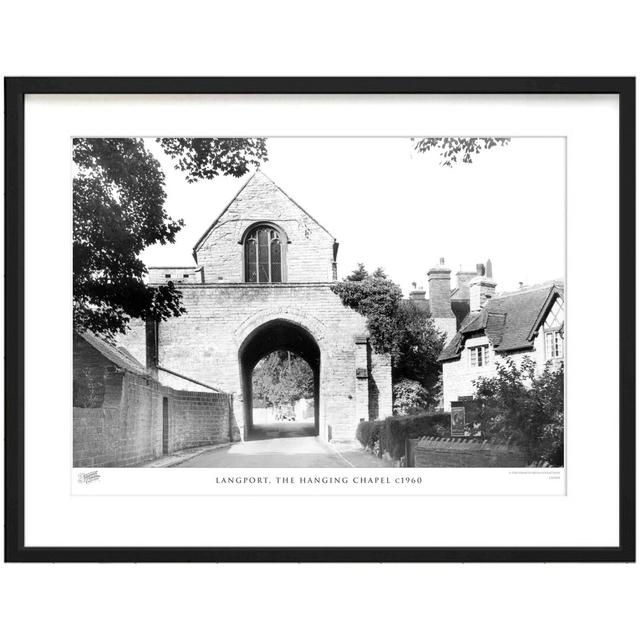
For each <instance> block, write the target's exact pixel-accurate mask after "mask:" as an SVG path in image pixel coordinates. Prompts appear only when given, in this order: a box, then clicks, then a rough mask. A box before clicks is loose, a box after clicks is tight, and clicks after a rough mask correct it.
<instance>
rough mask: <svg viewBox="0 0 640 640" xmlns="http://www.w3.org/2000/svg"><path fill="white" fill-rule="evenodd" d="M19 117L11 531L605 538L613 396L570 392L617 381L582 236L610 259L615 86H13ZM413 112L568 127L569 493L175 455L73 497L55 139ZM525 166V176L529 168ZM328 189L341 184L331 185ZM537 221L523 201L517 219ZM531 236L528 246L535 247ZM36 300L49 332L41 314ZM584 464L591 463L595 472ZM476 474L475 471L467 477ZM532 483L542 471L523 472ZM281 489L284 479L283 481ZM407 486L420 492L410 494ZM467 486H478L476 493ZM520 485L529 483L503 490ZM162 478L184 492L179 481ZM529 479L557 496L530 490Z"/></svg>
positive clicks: (334, 541)
mask: <svg viewBox="0 0 640 640" xmlns="http://www.w3.org/2000/svg"><path fill="white" fill-rule="evenodd" d="M25 123H26V133H25V159H26V161H25V235H26V248H25V315H26V324H25V451H26V467H25V503H26V506H25V543H26V544H27V546H60V545H65V544H67V545H82V546H102V545H115V546H127V545H130V546H141V545H150V546H153V545H157V546H162V545H167V546H259V545H264V546H289V545H291V546H323V545H326V546H357V545H358V544H365V545H369V546H396V545H397V546H474V545H475V546H538V545H542V546H614V545H616V544H617V542H618V464H617V462H618V441H617V429H616V428H615V425H617V407H616V406H615V404H612V403H608V402H600V401H595V402H594V401H585V399H595V398H597V397H598V395H599V394H600V396H601V397H602V398H615V397H616V396H617V393H618V385H617V371H618V350H617V348H616V345H617V344H618V340H617V326H618V322H617V287H616V286H614V284H615V279H614V278H612V273H611V270H610V269H594V259H593V247H598V250H599V253H600V256H601V260H602V261H603V263H604V264H607V265H612V264H616V263H617V262H618V230H617V217H616V215H615V212H616V211H617V210H618V199H617V189H618V171H617V161H616V158H617V146H618V108H617V98H616V97H615V96H604V95H596V96H557V97H549V96H542V95H539V96H473V95H467V96H433V97H431V96H428V95H423V96H420V95H418V96H402V97H401V96H367V97H364V96H355V97H351V96H288V97H287V96H270V95H266V96H222V97H216V96H195V97H189V96H157V95H156V96H152V97H146V96H107V97H100V96H91V95H87V96H81V97H78V96H46V95H40V96H38V95H29V96H27V99H26V106H25ZM212 123H214V124H212ZM426 127H428V131H430V132H431V134H430V135H438V134H439V133H440V132H443V131H456V132H457V133H460V134H462V135H464V134H467V135H469V134H472V132H476V131H483V132H488V133H489V134H491V133H493V132H508V133H509V134H511V135H515V136H521V135H566V136H567V157H568V163H567V169H568V173H567V202H568V203H569V206H568V209H567V228H568V236H567V237H568V245H567V257H568V262H567V297H566V299H567V315H566V319H567V344H566V360H567V362H566V365H567V367H566V372H567V386H566V389H567V402H566V407H565V413H566V416H567V424H568V427H567V457H566V466H567V469H568V486H569V490H568V491H567V495H566V496H561V497H559V496H558V495H557V494H558V493H562V489H563V486H562V482H561V481H560V480H558V479H557V478H556V479H555V480H552V479H551V476H549V475H547V474H545V475H540V474H538V473H536V476H528V475H527V476H525V477H524V478H523V477H522V476H520V475H511V476H509V477H506V478H504V479H503V480H502V482H504V483H505V485H506V486H505V490H504V491H501V492H497V491H496V486H495V484H493V486H492V480H493V482H495V480H496V478H499V477H500V476H501V475H502V474H503V472H502V471H501V470H478V469H468V470H465V471H464V472H463V471H461V470H459V469H449V470H442V469H430V470H416V471H415V473H416V474H418V475H420V476H421V477H423V478H424V481H425V487H424V489H423V488H422V487H418V486H416V487H414V488H409V489H407V490H406V491H404V492H403V493H402V495H399V496H398V495H396V496H390V495H384V496H383V495H381V494H382V491H376V492H375V494H374V495H372V493H373V489H375V487H373V486H371V485H370V486H369V487H368V488H369V489H371V491H366V493H367V495H366V497H364V498H359V497H355V496H354V495H353V494H354V491H353V490H351V491H348V492H345V493H346V494H347V495H342V496H341V497H340V498H339V499H336V498H334V499H329V498H324V499H323V497H318V498H317V499H310V498H309V497H307V496H306V495H300V494H301V493H302V492H303V490H305V488H304V487H302V486H298V487H292V488H289V487H284V486H282V487H279V488H278V487H275V488H274V489H272V490H271V491H270V492H269V493H270V494H271V495H269V496H265V495H262V494H261V493H260V492H259V491H258V490H256V491H255V492H252V495H251V496H248V497H245V498H243V499H241V500H235V499H229V498H227V497H224V496H215V495H209V496H202V495H198V494H200V493H202V491H203V487H202V486H196V488H195V490H193V489H192V485H193V483H194V482H195V483H198V480H199V481H200V483H199V484H200V485H203V484H207V485H209V486H210V485H211V483H212V479H213V476H215V475H217V474H218V473H220V471H219V470H217V469H208V470H197V471H196V472H194V473H187V474H184V472H182V471H181V472H180V482H179V483H178V482H176V483H175V485H176V486H174V487H172V488H171V489H170V490H167V491H165V490H163V489H164V486H163V485H165V484H166V483H171V481H172V479H173V477H174V473H175V472H176V470H174V469H158V470H154V471H153V475H150V474H149V470H145V469H138V470H121V469H115V470H105V472H104V474H103V479H102V480H101V481H100V484H91V485H89V486H88V487H86V491H83V493H85V492H86V493H92V494H93V493H94V492H97V493H105V494H107V495H104V496H95V495H94V496H93V497H91V498H89V497H88V496H87V497H86V499H82V498H79V497H76V496H71V495H69V483H70V480H71V479H72V478H73V479H75V478H76V476H75V474H73V473H71V458H70V454H71V448H70V435H71V429H70V425H71V424H72V414H71V404H72V403H71V402H70V398H71V377H72V376H71V370H70V366H69V364H70V354H71V352H72V347H71V342H70V341H71V336H72V331H71V309H70V304H69V300H71V297H72V293H71V278H70V274H71V264H70V257H71V239H72V235H71V229H70V222H71V216H70V211H71V209H72V203H71V198H70V195H71V189H70V173H71V167H70V163H69V153H70V140H71V138H72V137H74V136H78V135H93V134H94V132H96V131H100V132H101V133H102V134H103V135H126V134H127V132H130V131H139V132H140V133H141V135H147V134H148V133H149V132H150V131H161V133H163V132H164V131H165V130H168V131H173V132H177V133H178V134H179V135H185V136H186V135H193V134H195V133H197V132H200V134H205V135H213V136H223V137H224V136H228V135H229V132H231V131H235V132H238V133H239V134H240V135H242V134H244V132H245V131H246V130H247V129H250V130H251V131H262V132H264V135H265V136H267V137H269V136H272V135H276V136H277V135H293V136H296V135H302V134H305V135H309V134H311V135H345V134H349V133H351V134H353V135H390V134H392V133H397V134H398V135H403V136H406V135H410V134H411V133H412V132H420V131H425V132H426V129H423V128H426ZM417 135H421V134H420V133H418V134H417ZM454 171H455V170H454ZM532 182H533V183H534V184H535V176H534V177H533V178H532ZM332 188H333V184H332ZM336 197H337V198H339V197H340V191H339V190H337V191H336ZM479 209H481V206H480V205H479ZM45 211H46V212H47V215H43V212H45ZM603 212H604V213H605V215H606V212H610V213H609V215H607V216H606V219H607V224H603ZM353 215H359V216H362V213H361V212H354V214H353ZM535 223H536V221H535V220H532V219H531V217H527V216H525V218H524V220H523V221H522V224H521V227H522V232H521V235H526V228H527V226H528V225H529V224H535ZM492 234H493V235H494V236H495V239H494V241H495V240H501V241H502V242H504V243H512V242H514V238H513V236H512V235H509V234H506V233H504V232H503V233H502V234H501V232H500V230H499V229H492ZM520 241H522V240H520ZM545 250H546V246H544V245H541V246H540V255H541V257H543V256H544V254H545ZM44 273H53V274H57V275H56V277H55V286H51V287H43V286H42V278H43V274H44ZM64 276H66V277H64ZM594 292H606V296H607V306H608V316H607V319H608V328H607V341H608V344H609V345H611V348H609V349H600V350H599V351H598V356H597V357H598V366H600V367H601V368H602V370H604V371H606V372H607V375H606V376H604V377H601V378H599V377H597V376H594V375H591V371H592V368H593V363H594V356H593V349H592V342H593V327H592V324H591V323H590V322H588V321H586V319H587V318H589V317H591V315H592V313H593V306H594ZM43 309H46V314H47V316H46V318H47V320H46V327H47V331H42V310H43ZM574 318H575V319H576V320H575V321H574ZM43 353H46V354H47V361H50V362H55V363H56V369H55V370H56V375H55V377H52V378H51V379H50V380H48V381H47V384H42V382H43V377H42V376H43V371H42V363H43V357H42V354H43ZM52 417H54V419H53V420H52ZM603 429H604V430H606V437H603ZM595 463H597V464H598V473H594V464H595ZM186 471H188V472H192V471H194V470H192V469H189V470H186ZM476 477H477V480H476ZM43 478H46V482H43ZM471 478H473V479H472V480H471ZM151 479H153V481H152V482H151ZM525 479H526V481H527V482H526V483H525V482H523V480H525ZM534 480H537V482H534ZM123 483H124V486H123ZM439 483H443V484H447V485H449V486H447V487H446V488H443V489H442V490H439V489H438V487H437V486H435V485H437V484H439ZM474 483H476V484H477V486H476V487H473V486H471V487H470V485H473V484H474ZM540 483H542V484H543V485H546V487H544V488H539V487H538V485H539V484H540ZM149 484H151V485H157V489H158V490H157V493H160V494H162V495H159V496H156V497H155V498H147V497H145V496H146V495H148V494H149V493H150V487H149ZM127 485H128V486H127ZM427 485H431V487H427ZM525 485H528V486H529V488H528V490H527V489H525ZM550 485H552V486H550ZM127 488H128V493H129V497H128V498H124V499H120V500H116V499H115V498H110V497H109V495H108V494H113V493H117V494H121V493H123V490H126V489H127ZM278 489H279V490H278ZM332 489H333V490H335V489H336V487H333V488H332ZM392 489H395V487H392ZM151 490H153V486H152V487H151ZM292 490H295V491H296V494H297V495H296V496H289V497H287V498H284V497H283V496H282V495H281V494H282V493H285V492H286V493H290V492H291V491H292ZM329 490H330V489H328V490H327V493H328V492H329ZM418 490H419V491H421V492H423V493H425V492H426V493H431V494H435V495H433V496H429V495H422V496H418V495H416V492H417V491H418ZM450 491H451V492H454V493H456V492H457V493H458V494H459V495H458V496H457V497H455V499H453V500H447V499H444V498H442V497H439V496H438V494H440V495H442V494H447V493H449V492H450ZM207 492H210V493H218V490H217V489H215V488H214V490H210V491H209V490H208V491H207ZM477 492H479V493H484V494H485V495H484V496H482V497H477ZM525 492H526V493H530V494H534V495H530V496H529V497H528V498H527V499H522V498H517V497H514V494H522V493H525ZM176 493H179V494H180V495H181V496H185V495H186V496H193V495H194V494H196V495H198V497H191V498H182V497H177V496H175V495H174V494H176ZM305 493H306V490H305ZM385 493H386V492H385ZM543 493H555V494H556V495H555V496H551V497H542V496H541V494H543ZM273 494H279V495H273ZM409 496H411V497H409ZM503 496H504V497H503ZM256 522H260V527H256ZM124 523H126V526H123V524H124ZM550 523H553V526H550Z"/></svg>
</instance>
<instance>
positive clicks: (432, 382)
mask: <svg viewBox="0 0 640 640" xmlns="http://www.w3.org/2000/svg"><path fill="white" fill-rule="evenodd" d="M376 274H377V275H376ZM361 276H362V277H361ZM332 291H333V292H334V293H336V294H337V295H338V296H340V299H341V300H342V303H343V304H344V305H346V306H348V307H350V308H351V309H354V310H355V311H357V312H358V313H360V314H362V315H363V316H365V317H366V318H367V329H368V330H369V334H370V339H371V345H372V347H373V349H374V350H375V351H376V352H377V353H383V354H388V355H390V356H391V363H392V373H393V379H394V381H395V383H396V384H400V386H399V387H396V389H397V391H398V393H400V394H401V397H400V398H399V399H398V403H399V404H398V410H399V411H400V412H402V413H408V412H410V411H411V410H424V409H425V408H426V407H427V406H433V405H434V404H435V403H436V399H437V395H438V391H439V378H440V365H439V364H438V356H439V355H440V352H441V351H442V348H443V346H444V335H443V334H441V333H440V332H438V330H437V329H436V327H435V325H434V323H433V320H432V319H431V318H428V317H427V316H426V315H425V314H424V312H422V311H421V310H420V309H419V308H418V307H417V306H416V305H415V303H413V301H410V300H403V298H402V291H401V289H400V287H399V286H398V285H397V284H395V283H394V282H392V281H391V280H390V279H389V278H388V277H387V276H386V275H385V274H384V271H383V270H382V269H381V268H379V269H377V270H376V272H374V274H372V275H369V274H368V272H367V270H366V268H365V267H364V265H363V264H359V265H358V268H357V269H356V271H354V273H353V274H351V276H347V278H345V280H344V281H343V282H337V283H334V284H333V285H332ZM403 380H404V381H405V382H402V381H403ZM409 381H412V382H413V384H411V382H409ZM416 385H418V386H416ZM409 387H412V389H413V392H410V391H409ZM418 387H422V389H421V390H420V389H419V388H418ZM411 393H412V394H413V395H411ZM412 398H413V399H414V400H415V402H416V404H415V405H413V406H411V405H410V400H411V399H412Z"/></svg>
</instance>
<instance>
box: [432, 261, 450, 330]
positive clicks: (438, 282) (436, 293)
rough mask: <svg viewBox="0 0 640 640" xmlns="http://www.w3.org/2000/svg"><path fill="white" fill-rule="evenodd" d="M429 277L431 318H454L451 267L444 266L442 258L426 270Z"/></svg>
mask: <svg viewBox="0 0 640 640" xmlns="http://www.w3.org/2000/svg"><path fill="white" fill-rule="evenodd" d="M427 277H428V278H429V307H430V309H431V317H432V318H454V317H455V316H454V315H453V311H452V310H451V269H449V267H447V266H445V264H444V258H440V264H439V265H438V266H436V267H431V269H429V271H428V272H427Z"/></svg>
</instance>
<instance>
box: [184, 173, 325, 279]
mask: <svg viewBox="0 0 640 640" xmlns="http://www.w3.org/2000/svg"><path fill="white" fill-rule="evenodd" d="M261 224H265V225H270V226H272V227H273V228H275V229H277V230H278V231H279V232H280V233H281V235H282V236H283V242H284V243H285V244H286V245H287V246H286V260H287V263H288V264H287V269H286V272H287V276H288V277H287V281H289V282H318V281H320V282H324V281H329V280H331V279H332V274H333V262H334V260H335V255H334V253H335V251H336V250H337V243H336V240H335V238H334V237H333V236H332V235H331V234H330V233H329V231H327V229H326V228H325V227H324V226H323V225H322V224H320V223H319V222H318V221H317V220H316V219H315V218H314V217H313V216H312V215H311V214H309V213H308V212H307V211H305V210H304V209H303V208H302V207H301V206H300V205H299V204H298V203H297V202H296V201H295V200H293V198H291V197H290V196H289V195H288V194H287V193H285V192H284V191H283V190H282V189H281V188H280V187H279V186H278V185H276V183H275V182H273V180H271V179H270V178H269V177H268V176H267V175H265V174H264V173H263V172H262V171H256V172H255V173H254V174H253V175H252V176H251V177H250V178H249V179H248V180H247V182H246V183H245V184H244V186H243V187H242V188H241V189H240V191H239V192H238V193H237V194H236V196H235V197H234V198H233V200H232V201H231V202H230V203H229V204H228V205H227V206H226V207H225V209H224V210H223V211H222V213H221V214H220V215H219V216H218V217H217V218H216V219H215V220H214V222H213V223H212V224H211V226H210V227H209V228H208V229H207V230H206V232H205V233H204V234H203V235H202V237H201V238H200V240H198V242H197V243H196V245H195V247H194V249H193V252H194V258H195V259H196V262H197V263H198V264H199V265H200V266H202V267H203V268H204V281H205V282H242V281H243V280H244V278H243V242H244V238H245V234H246V233H247V231H248V230H249V229H252V228H254V227H255V226H256V225H261Z"/></svg>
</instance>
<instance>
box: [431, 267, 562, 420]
mask: <svg viewBox="0 0 640 640" xmlns="http://www.w3.org/2000/svg"><path fill="white" fill-rule="evenodd" d="M465 287H466V291H468V298H467V300H468V305H469V311H468V313H467V315H466V316H465V317H464V319H463V320H462V321H461V322H460V325H459V327H458V331H457V332H456V333H455V335H454V336H453V337H452V338H451V339H450V340H449V341H448V343H447V344H446V346H445V348H444V349H443V351H442V353H441V355H440V358H439V361H440V362H441V363H442V388H443V389H442V391H443V401H444V408H445V410H450V409H451V403H452V402H455V401H458V400H460V399H465V398H468V397H469V396H472V395H473V392H474V386H473V382H474V380H476V379H478V378H480V377H491V376H494V375H496V371H497V369H496V365H497V364H499V363H504V362H505V361H506V359H507V358H511V359H512V360H513V361H515V362H516V364H518V363H521V362H522V360H523V358H524V357H529V358H531V359H532V360H533V362H534V363H535V366H536V373H541V372H542V371H543V370H544V367H545V365H546V363H547V362H552V363H556V364H558V363H560V362H562V361H563V360H564V284H563V282H562V281H561V280H554V281H551V282H546V283H543V284H538V285H535V286H529V287H521V288H520V289H518V290H517V291H512V292H509V293H501V294H498V295H496V294H495V290H496V282H495V281H494V280H493V278H492V273H491V264H490V263H488V264H487V265H486V266H485V265H478V267H477V270H476V273H475V274H474V275H473V277H472V278H471V279H468V280H467V281H466V282H465ZM464 294H465V292H464V291H463V292H462V295H464Z"/></svg>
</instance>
